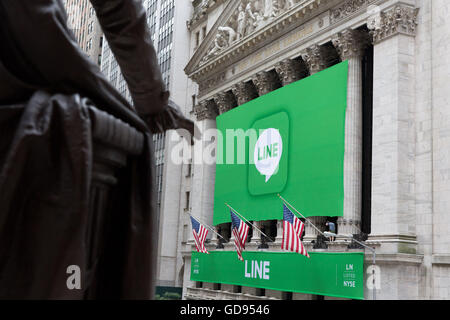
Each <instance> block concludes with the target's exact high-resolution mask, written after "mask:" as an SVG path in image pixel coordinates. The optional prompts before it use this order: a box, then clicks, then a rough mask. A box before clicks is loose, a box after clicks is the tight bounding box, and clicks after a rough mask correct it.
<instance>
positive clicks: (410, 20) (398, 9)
mask: <svg viewBox="0 0 450 320" xmlns="http://www.w3.org/2000/svg"><path fill="white" fill-rule="evenodd" d="M418 13H419V9H418V8H412V7H409V6H406V5H397V6H395V7H393V8H391V9H389V10H387V11H385V12H380V13H379V14H374V15H372V16H371V17H370V18H369V20H368V23H367V26H368V28H369V29H370V35H371V37H372V41H373V43H378V42H380V41H383V40H384V39H386V38H388V37H390V36H393V35H396V34H399V33H401V34H406V35H410V36H415V35H416V28H417V24H418V23H417V15H418Z"/></svg>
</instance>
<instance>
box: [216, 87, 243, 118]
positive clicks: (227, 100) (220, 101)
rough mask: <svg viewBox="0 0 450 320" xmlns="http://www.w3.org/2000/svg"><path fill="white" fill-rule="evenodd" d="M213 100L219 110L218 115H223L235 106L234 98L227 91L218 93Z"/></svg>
mask: <svg viewBox="0 0 450 320" xmlns="http://www.w3.org/2000/svg"><path fill="white" fill-rule="evenodd" d="M213 99H214V102H215V103H216V104H217V106H218V108H219V114H224V113H225V112H228V111H230V110H231V109H234V108H235V107H236V106H237V102H236V98H235V97H234V95H233V93H231V92H229V91H227V92H219V93H218V94H216V95H215V96H214V98H213Z"/></svg>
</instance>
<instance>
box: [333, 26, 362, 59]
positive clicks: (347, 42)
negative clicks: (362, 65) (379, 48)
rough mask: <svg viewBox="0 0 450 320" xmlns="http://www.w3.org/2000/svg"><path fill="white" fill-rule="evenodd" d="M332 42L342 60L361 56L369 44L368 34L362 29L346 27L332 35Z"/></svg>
mask: <svg viewBox="0 0 450 320" xmlns="http://www.w3.org/2000/svg"><path fill="white" fill-rule="evenodd" d="M332 43H333V45H334V47H335V48H336V50H337V52H338V53H339V56H340V57H341V59H342V60H343V61H344V60H348V59H350V58H361V57H362V56H363V55H364V50H365V49H366V48H367V46H368V44H369V35H368V33H367V32H364V31H359V30H352V29H347V30H345V31H343V32H339V33H338V34H337V35H336V36H335V37H333V39H332Z"/></svg>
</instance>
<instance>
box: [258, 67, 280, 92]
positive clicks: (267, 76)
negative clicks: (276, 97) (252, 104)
mask: <svg viewBox="0 0 450 320" xmlns="http://www.w3.org/2000/svg"><path fill="white" fill-rule="evenodd" d="M253 83H254V84H255V86H256V89H257V90H258V94H259V95H260V96H263V95H265V94H267V93H269V92H271V91H273V90H276V89H278V88H279V87H280V86H279V80H278V77H277V74H276V73H274V72H267V71H261V72H258V73H257V74H256V75H255V76H254V77H253Z"/></svg>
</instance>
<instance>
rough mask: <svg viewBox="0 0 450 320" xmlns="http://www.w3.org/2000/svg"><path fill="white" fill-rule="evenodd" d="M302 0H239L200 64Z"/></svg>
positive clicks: (218, 30) (217, 31) (219, 28)
mask: <svg viewBox="0 0 450 320" xmlns="http://www.w3.org/2000/svg"><path fill="white" fill-rule="evenodd" d="M300 1H301V0H239V1H237V2H239V4H238V5H237V7H236V9H235V10H234V12H233V13H232V14H231V16H230V18H229V19H228V21H227V22H226V23H225V24H223V25H222V26H220V27H218V28H217V30H214V31H213V32H216V36H215V40H214V41H213V43H211V44H210V46H209V48H208V49H207V53H206V54H205V55H204V56H203V58H202V59H201V62H200V65H202V64H205V63H206V62H208V61H209V60H211V59H213V58H214V57H216V56H218V55H219V54H220V53H221V52H222V51H223V50H225V49H227V48H229V47H231V46H233V45H234V44H235V43H237V42H239V41H241V40H242V39H243V38H245V37H247V36H248V35H250V34H252V33H253V32H255V31H257V30H259V29H260V28H262V27H264V26H265V25H267V24H268V23H270V22H271V21H273V19H274V18H275V17H277V16H278V15H280V14H282V13H284V12H285V11H287V10H289V9H291V8H292V7H293V6H295V5H296V4H297V3H298V2H300Z"/></svg>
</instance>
